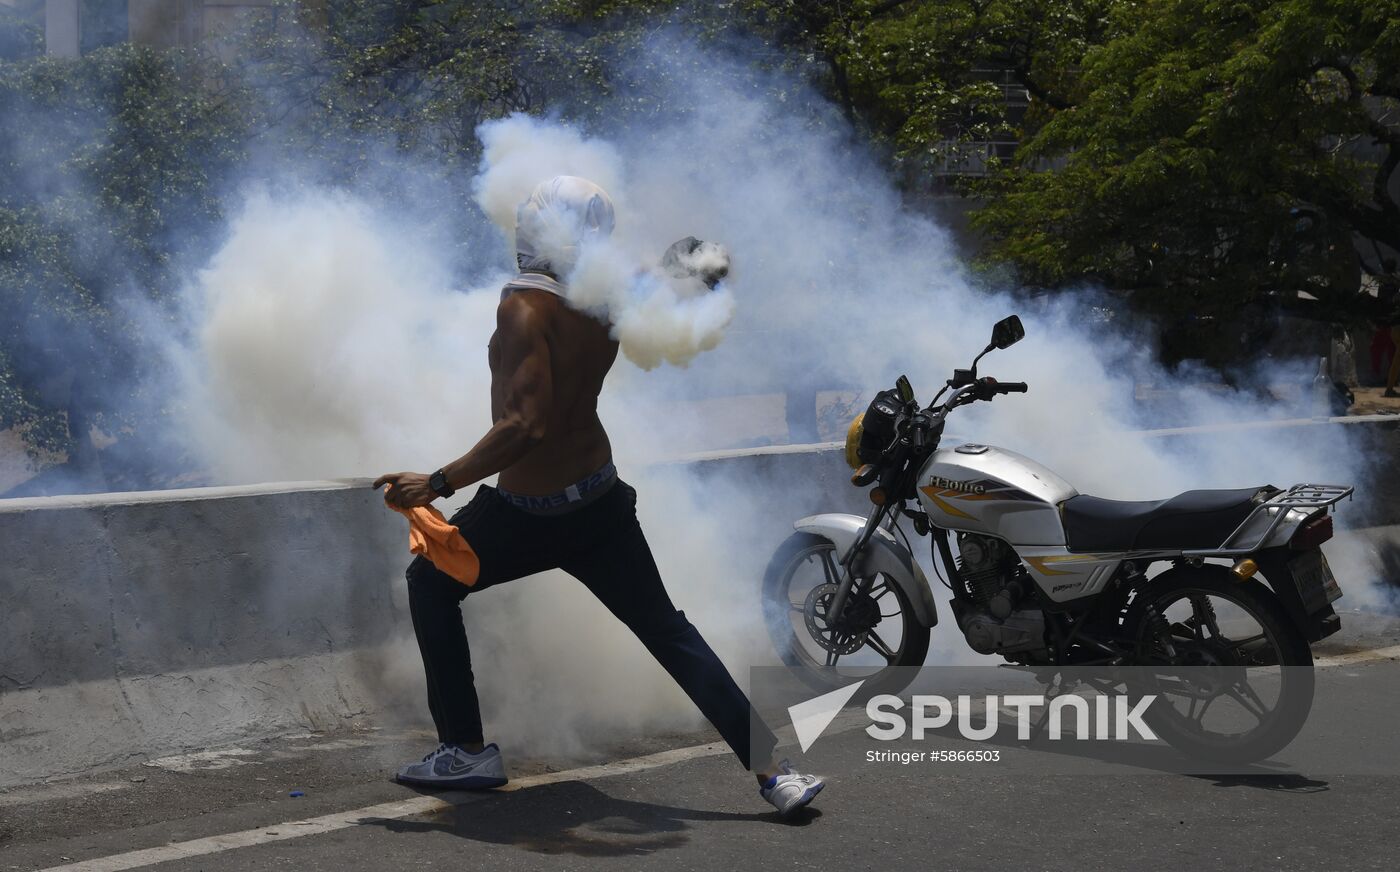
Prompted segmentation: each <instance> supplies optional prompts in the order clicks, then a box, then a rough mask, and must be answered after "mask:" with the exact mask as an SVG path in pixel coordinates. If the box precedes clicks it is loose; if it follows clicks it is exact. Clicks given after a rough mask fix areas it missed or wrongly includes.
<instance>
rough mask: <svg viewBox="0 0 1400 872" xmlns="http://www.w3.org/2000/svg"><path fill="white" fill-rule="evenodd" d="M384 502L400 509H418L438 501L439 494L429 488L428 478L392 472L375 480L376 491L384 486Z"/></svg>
mask: <svg viewBox="0 0 1400 872" xmlns="http://www.w3.org/2000/svg"><path fill="white" fill-rule="evenodd" d="M386 484H387V485H388V486H389V489H388V490H386V491H385V492H384V502H386V503H388V504H389V505H391V506H397V507H398V508H400V509H416V508H418V507H419V506H426V505H428V504H429V503H431V502H432V501H433V500H435V499H437V496H438V495H437V494H436V493H434V492H433V489H432V488H430V487H428V476H426V475H423V474H421V473H417V472H391V473H389V474H387V475H381V476H380V477H379V478H376V479H375V480H374V489H375V490H379V488H381V487H382V486H384V485H386Z"/></svg>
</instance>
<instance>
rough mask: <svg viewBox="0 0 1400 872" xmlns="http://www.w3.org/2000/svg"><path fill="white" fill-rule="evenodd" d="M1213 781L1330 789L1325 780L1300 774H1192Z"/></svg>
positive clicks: (1291, 789) (1230, 784)
mask: <svg viewBox="0 0 1400 872" xmlns="http://www.w3.org/2000/svg"><path fill="white" fill-rule="evenodd" d="M1192 777H1193V778H1204V779H1206V780H1208V781H1214V782H1215V786H1216V787H1253V788H1255V789H1257V790H1279V791H1283V792H1284V793H1322V792H1323V791H1325V790H1331V789H1332V788H1331V787H1330V786H1328V784H1327V782H1326V781H1318V780H1317V779H1316V778H1307V777H1305V776H1302V775H1273V774H1269V775H1194V776H1192Z"/></svg>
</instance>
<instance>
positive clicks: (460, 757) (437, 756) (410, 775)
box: [394, 742, 506, 790]
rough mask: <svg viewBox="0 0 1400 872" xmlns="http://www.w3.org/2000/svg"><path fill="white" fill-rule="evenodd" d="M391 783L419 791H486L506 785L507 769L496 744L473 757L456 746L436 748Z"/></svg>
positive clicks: (395, 777)
mask: <svg viewBox="0 0 1400 872" xmlns="http://www.w3.org/2000/svg"><path fill="white" fill-rule="evenodd" d="M394 779H395V780H396V781H398V782H399V783H400V784H414V785H417V786H419V787H442V788H451V789H454V790H485V789H486V788H490V787H500V786H501V785H503V784H505V783H506V766H505V762H504V761H503V760H501V749H500V748H498V747H496V743H495V742H492V743H491V744H490V745H487V746H486V747H485V748H482V749H481V751H480V752H478V753H476V754H471V753H468V752H467V751H464V750H463V749H461V748H459V747H458V746H456V745H439V746H438V749H437V750H436V751H434V752H432V753H431V754H429V755H427V756H426V757H424V758H423V759H422V760H421V761H419V762H417V763H410V764H408V765H407V766H404V767H403V768H401V769H400V770H399V771H398V772H397V773H396V774H395V775H394Z"/></svg>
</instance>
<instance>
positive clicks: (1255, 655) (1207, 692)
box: [1125, 565, 1314, 764]
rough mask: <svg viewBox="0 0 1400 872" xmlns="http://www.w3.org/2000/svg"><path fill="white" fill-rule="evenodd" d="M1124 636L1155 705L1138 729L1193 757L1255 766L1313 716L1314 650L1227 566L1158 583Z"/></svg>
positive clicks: (1268, 595) (1266, 593)
mask: <svg viewBox="0 0 1400 872" xmlns="http://www.w3.org/2000/svg"><path fill="white" fill-rule="evenodd" d="M1126 617H1127V620H1126V621H1125V624H1126V627H1125V628H1126V629H1128V631H1129V632H1130V633H1132V634H1133V635H1134V636H1136V638H1137V656H1136V658H1135V660H1136V663H1137V665H1139V666H1143V667H1147V668H1146V669H1144V670H1143V672H1145V673H1147V675H1148V676H1149V677H1147V678H1146V679H1144V680H1139V681H1136V682H1134V683H1135V684H1136V685H1137V686H1136V687H1135V688H1134V696H1140V695H1142V694H1144V693H1153V694H1155V695H1157V696H1158V697H1159V698H1158V699H1156V700H1154V701H1153V704H1152V705H1151V706H1150V707H1149V708H1148V710H1147V711H1146V712H1145V714H1144V718H1143V719H1144V721H1145V722H1146V723H1147V724H1148V726H1149V727H1151V728H1152V730H1153V731H1154V732H1156V733H1157V735H1158V736H1160V737H1161V738H1162V739H1164V740H1166V741H1167V742H1168V743H1169V744H1170V745H1172V746H1173V747H1175V748H1176V749H1177V750H1179V751H1182V752H1184V753H1186V754H1188V755H1190V756H1192V757H1196V758H1199V759H1202V760H1209V761H1213V762H1221V763H1237V764H1243V763H1252V762H1255V761H1259V760H1263V759H1266V758H1268V757H1270V756H1272V755H1273V754H1275V753H1277V752H1278V751H1280V750H1282V749H1283V748H1284V747H1285V746H1286V745H1288V743H1289V742H1291V741H1293V739H1294V737H1296V736H1297V735H1298V732H1299V731H1300V730H1301V729H1302V728H1303V724H1304V723H1305V722H1306V721H1307V718H1308V713H1309V712H1310V711H1311V710H1312V701H1313V690H1314V676H1313V659H1312V650H1311V649H1310V648H1309V647H1308V642H1307V639H1306V638H1305V637H1304V636H1303V634H1302V632H1301V631H1300V630H1299V629H1298V627H1297V625H1296V624H1294V623H1293V621H1292V620H1291V619H1290V618H1289V617H1288V614H1287V612H1285V611H1284V610H1283V606H1282V605H1280V603H1279V601H1278V599H1277V598H1276V597H1275V596H1274V595H1273V592H1272V591H1270V590H1269V589H1268V588H1267V587H1265V586H1264V585H1263V584H1261V583H1259V582H1258V581H1255V580H1249V581H1240V580H1239V579H1238V578H1236V577H1235V575H1234V574H1233V573H1231V572H1230V571H1229V570H1228V569H1226V568H1225V567H1223V566H1214V565H1206V566H1200V567H1195V568H1190V569H1185V568H1183V569H1175V570H1170V571H1168V572H1164V573H1162V574H1161V575H1160V576H1158V577H1157V578H1155V579H1153V581H1152V582H1151V583H1150V584H1149V585H1148V587H1147V589H1146V590H1145V591H1144V592H1143V595H1142V596H1139V597H1137V598H1136V601H1135V602H1134V603H1133V605H1132V607H1131V608H1130V611H1129V614H1128V615H1127V616H1126Z"/></svg>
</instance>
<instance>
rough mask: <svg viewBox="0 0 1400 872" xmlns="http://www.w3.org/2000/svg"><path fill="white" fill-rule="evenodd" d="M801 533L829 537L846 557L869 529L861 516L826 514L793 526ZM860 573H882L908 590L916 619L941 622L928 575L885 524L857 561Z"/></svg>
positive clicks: (925, 622) (924, 624) (926, 624)
mask: <svg viewBox="0 0 1400 872" xmlns="http://www.w3.org/2000/svg"><path fill="white" fill-rule="evenodd" d="M793 526H794V527H795V528H797V530H798V532H801V533H811V534H813V535H816V536H821V537H822V538H823V539H827V540H829V541H830V542H831V543H832V544H833V545H835V546H836V551H837V553H838V554H840V555H842V556H844V555H845V553H846V552H847V551H848V550H850V547H851V545H852V543H854V542H855V541H856V537H857V536H859V535H860V531H861V530H864V529H865V518H862V517H860V516H859V515H846V514H837V513H831V514H824V515H811V516H810V517H806V518H803V519H802V520H800V521H798V522H797V523H796V524H794V525H793ZM855 569H856V572H857V573H858V574H860V575H870V574H873V573H876V572H882V573H884V574H885V575H886V576H888V577H889V578H890V580H891V581H893V582H894V583H895V584H897V585H899V589H900V590H902V591H904V595H905V596H906V597H907V598H908V600H909V603H910V607H911V608H912V609H913V611H914V619H915V620H916V621H918V623H919V626H921V627H932V626H934V625H935V624H937V623H938V609H937V607H936V606H935V605H934V604H933V591H932V590H930V589H929V586H928V577H927V576H925V575H924V571H923V569H922V568H920V566H919V564H918V561H916V560H915V559H914V555H912V554H910V553H909V549H908V548H905V547H904V545H903V543H901V542H900V541H899V540H898V539H896V538H895V537H894V534H893V533H891V532H890V531H888V530H886V529H884V528H883V527H881V528H879V529H877V530H876V531H875V535H873V536H871V537H870V541H869V542H868V543H867V544H866V546H865V549H864V551H863V552H862V554H861V556H860V558H859V560H858V562H857V564H856V567H855Z"/></svg>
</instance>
